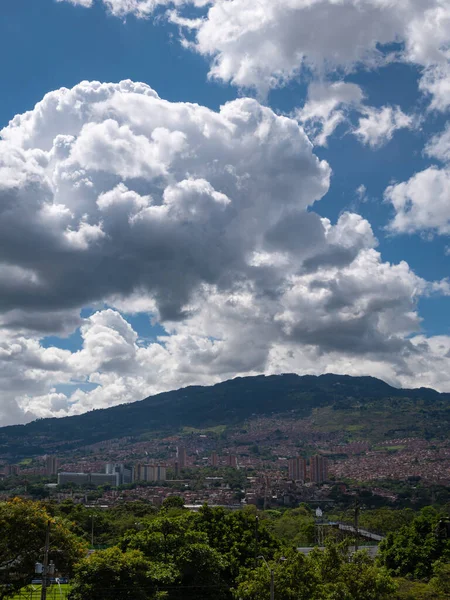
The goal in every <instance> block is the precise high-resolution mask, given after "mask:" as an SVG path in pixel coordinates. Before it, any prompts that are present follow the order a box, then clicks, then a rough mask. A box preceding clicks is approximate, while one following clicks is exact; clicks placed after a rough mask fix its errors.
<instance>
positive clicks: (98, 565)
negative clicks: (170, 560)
mask: <svg viewBox="0 0 450 600" xmlns="http://www.w3.org/2000/svg"><path fill="white" fill-rule="evenodd" d="M150 567H151V565H150V563H149V561H148V560H147V559H146V558H145V557H144V555H143V554H142V552H139V551H138V550H129V551H127V552H122V551H121V550H120V548H118V547H113V548H108V549H107V550H101V551H99V552H94V553H93V554H91V555H90V556H89V557H87V558H84V559H83V560H82V561H81V562H80V563H79V564H78V565H77V567H76V568H75V577H74V579H73V586H72V590H71V593H70V600H116V599H119V598H120V600H148V599H150V598H155V597H156V585H155V582H154V580H153V579H152V577H151V575H150Z"/></svg>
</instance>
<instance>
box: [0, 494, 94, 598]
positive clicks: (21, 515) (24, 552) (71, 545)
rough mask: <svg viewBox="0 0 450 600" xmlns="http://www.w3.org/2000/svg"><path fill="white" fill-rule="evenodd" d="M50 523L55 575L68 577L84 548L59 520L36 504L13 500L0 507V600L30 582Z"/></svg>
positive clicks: (67, 526) (51, 556)
mask: <svg viewBox="0 0 450 600" xmlns="http://www.w3.org/2000/svg"><path fill="white" fill-rule="evenodd" d="M49 523H50V554H49V558H50V560H54V562H55V564H56V566H57V569H58V571H60V572H63V573H65V574H71V572H72V567H73V565H74V564H75V563H76V562H77V561H78V560H80V559H81V558H82V557H83V556H84V555H85V553H86V546H85V544H84V543H83V542H82V540H80V539H79V538H78V537H77V536H76V535H75V534H74V533H73V532H72V531H71V526H70V524H69V523H68V522H67V521H66V520H65V519H62V518H61V517H52V516H51V515H50V514H49V513H48V512H47V510H46V509H45V508H44V507H43V506H42V505H41V504H39V503H37V502H31V501H26V500H21V499H19V498H14V499H13V500H11V501H8V502H2V503H0V531H1V536H0V598H7V597H8V596H11V595H14V593H15V592H16V591H17V590H19V589H20V588H22V587H23V586H24V585H26V584H27V583H29V582H30V580H31V579H32V577H33V574H34V566H35V563H36V562H39V561H41V562H42V559H43V546H44V543H45V535H46V530H47V527H48V524H49Z"/></svg>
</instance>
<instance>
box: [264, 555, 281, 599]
mask: <svg viewBox="0 0 450 600" xmlns="http://www.w3.org/2000/svg"><path fill="white" fill-rule="evenodd" d="M258 559H262V560H263V561H264V564H265V565H266V567H267V568H268V569H269V571H270V600H275V577H274V572H273V569H272V568H271V567H269V563H268V562H267V560H266V559H265V558H264V556H263V555H262V554H261V556H258ZM279 560H280V562H281V561H284V560H286V559H285V558H284V556H281V557H280V559H279Z"/></svg>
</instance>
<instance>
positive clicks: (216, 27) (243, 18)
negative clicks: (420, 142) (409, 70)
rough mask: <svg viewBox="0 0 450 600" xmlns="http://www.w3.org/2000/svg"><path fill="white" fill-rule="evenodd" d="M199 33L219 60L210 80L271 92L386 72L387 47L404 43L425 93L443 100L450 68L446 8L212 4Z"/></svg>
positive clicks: (198, 23)
mask: <svg viewBox="0 0 450 600" xmlns="http://www.w3.org/2000/svg"><path fill="white" fill-rule="evenodd" d="M172 18H173V19H174V20H175V21H177V14H175V15H174V13H172ZM178 20H179V18H178ZM180 22H181V24H182V25H184V24H186V19H182V20H181V21H180ZM191 27H192V28H193V30H194V32H195V34H196V39H195V42H194V43H193V45H192V46H193V47H194V48H195V49H196V50H197V51H198V52H200V53H201V54H203V55H204V56H207V57H211V59H212V66H211V70H210V75H211V76H212V77H215V78H218V79H220V80H222V81H226V82H231V83H233V84H235V85H238V86H243V87H247V86H254V87H256V88H258V89H259V90H261V91H263V92H265V91H267V90H268V89H270V88H272V87H275V86H278V85H282V84H283V83H284V82H286V81H287V80H289V79H291V78H292V77H294V76H295V75H296V74H297V73H298V72H299V71H300V70H302V69H311V68H312V69H313V70H315V71H316V72H324V71H325V72H326V71H333V70H335V69H342V70H343V71H344V72H348V71H349V70H352V69H353V68H355V66H357V65H364V66H368V67H373V66H374V65H379V64H383V60H384V56H383V54H382V52H381V51H380V49H379V47H380V45H384V44H389V43H392V42H403V44H404V50H403V51H402V52H399V53H397V55H396V59H397V60H403V61H405V62H408V63H413V64H417V65H419V66H421V67H424V68H425V78H424V80H423V83H422V85H423V87H424V89H426V91H428V92H429V93H431V94H434V96H435V97H436V98H437V97H438V96H439V95H441V96H442V91H443V90H442V84H441V85H440V89H439V90H438V89H437V88H436V81H437V80H439V77H441V75H440V76H439V77H438V76H437V74H436V68H437V69H438V70H439V73H440V74H441V73H442V68H443V67H442V65H445V64H446V62H447V60H448V44H449V40H450V8H449V7H448V6H447V5H446V4H444V3H443V2H442V1H441V0H431V1H429V2H427V3H424V2H423V1H422V0H409V1H402V2H387V1H386V0H368V1H367V2H364V3H362V2H359V1H358V0H344V1H343V2H335V1H334V0H313V1H312V2H304V1H303V0H212V1H211V3H210V8H209V10H208V13H207V16H206V18H204V19H195V20H193V21H192V23H191ZM432 73H433V75H431V74H432ZM430 77H432V81H429V79H430ZM440 80H441V81H442V79H440ZM433 82H434V87H433ZM435 102H436V103H437V104H436V107H440V106H441V105H442V101H438V100H435Z"/></svg>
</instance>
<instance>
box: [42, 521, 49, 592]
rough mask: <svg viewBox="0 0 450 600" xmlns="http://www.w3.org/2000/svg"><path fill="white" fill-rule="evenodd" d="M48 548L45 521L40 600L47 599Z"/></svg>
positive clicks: (47, 531) (47, 533)
mask: <svg viewBox="0 0 450 600" xmlns="http://www.w3.org/2000/svg"><path fill="white" fill-rule="evenodd" d="M49 550H50V521H48V523H47V530H46V532H45V547H44V563H43V565H42V567H43V568H42V589H41V600H47V575H48V553H49Z"/></svg>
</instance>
